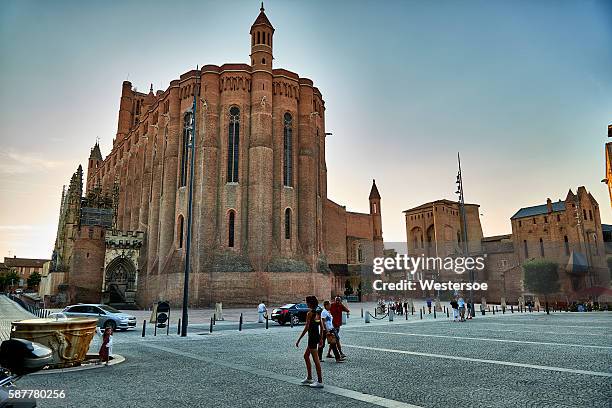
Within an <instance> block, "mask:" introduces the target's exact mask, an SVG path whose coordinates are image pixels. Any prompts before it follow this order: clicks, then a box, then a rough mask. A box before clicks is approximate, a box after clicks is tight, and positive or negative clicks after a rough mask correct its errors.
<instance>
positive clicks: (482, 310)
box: [480, 307, 487, 316]
mask: <svg viewBox="0 0 612 408" xmlns="http://www.w3.org/2000/svg"><path fill="white" fill-rule="evenodd" d="M480 313H482V315H483V316H484V315H485V314H486V313H487V311H486V310H485V308H484V307H483V308H482V309H480Z"/></svg>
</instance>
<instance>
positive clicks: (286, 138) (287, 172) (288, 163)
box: [283, 112, 293, 187]
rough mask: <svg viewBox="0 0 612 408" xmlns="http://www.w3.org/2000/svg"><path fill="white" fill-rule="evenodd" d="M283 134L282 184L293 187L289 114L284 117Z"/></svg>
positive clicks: (291, 131) (291, 123)
mask: <svg viewBox="0 0 612 408" xmlns="http://www.w3.org/2000/svg"><path fill="white" fill-rule="evenodd" d="M284 125H285V126H284V131H283V132H284V133H283V183H284V185H285V186H287V187H291V186H293V147H292V146H293V136H292V133H293V118H292V117H291V114H290V113H289V112H287V113H285V117H284Z"/></svg>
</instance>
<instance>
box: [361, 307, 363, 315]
mask: <svg viewBox="0 0 612 408" xmlns="http://www.w3.org/2000/svg"><path fill="white" fill-rule="evenodd" d="M361 317H362V318H363V307H362V308H361Z"/></svg>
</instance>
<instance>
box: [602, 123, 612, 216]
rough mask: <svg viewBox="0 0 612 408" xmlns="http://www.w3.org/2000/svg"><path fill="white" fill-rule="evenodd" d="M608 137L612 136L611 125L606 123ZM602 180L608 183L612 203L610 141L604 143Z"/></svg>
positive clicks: (611, 152)
mask: <svg viewBox="0 0 612 408" xmlns="http://www.w3.org/2000/svg"><path fill="white" fill-rule="evenodd" d="M608 137H612V125H608ZM602 181H603V182H605V183H606V184H607V185H608V195H609V196H610V205H612V142H608V143H606V177H605V178H604V179H603V180H602Z"/></svg>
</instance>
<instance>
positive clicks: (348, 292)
mask: <svg viewBox="0 0 612 408" xmlns="http://www.w3.org/2000/svg"><path fill="white" fill-rule="evenodd" d="M354 292H355V290H354V289H353V285H351V281H350V280H348V279H347V280H346V282H345V283H344V295H345V296H350V295H352V294H353V293H354Z"/></svg>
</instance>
